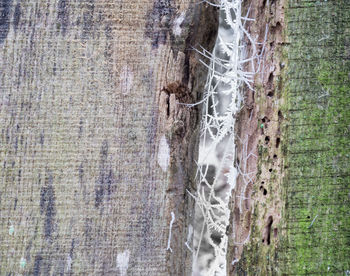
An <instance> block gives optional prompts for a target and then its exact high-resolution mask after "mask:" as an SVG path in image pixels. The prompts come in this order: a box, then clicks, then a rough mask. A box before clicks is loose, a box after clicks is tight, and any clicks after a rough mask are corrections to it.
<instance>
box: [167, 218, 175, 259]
mask: <svg viewBox="0 0 350 276" xmlns="http://www.w3.org/2000/svg"><path fill="white" fill-rule="evenodd" d="M174 221H175V214H174V212H171V221H170V225H169V237H168V246H167V248H166V250H169V251H170V252H173V250H172V249H171V247H170V243H171V229H172V228H173V223H174Z"/></svg>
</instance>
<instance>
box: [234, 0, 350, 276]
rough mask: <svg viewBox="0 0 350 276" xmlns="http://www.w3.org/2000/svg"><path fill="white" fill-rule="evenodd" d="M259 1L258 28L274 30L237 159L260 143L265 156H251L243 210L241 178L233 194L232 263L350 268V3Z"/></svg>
mask: <svg viewBox="0 0 350 276" xmlns="http://www.w3.org/2000/svg"><path fill="white" fill-rule="evenodd" d="M250 2H251V3H252V7H251V14H250V17H252V18H254V19H256V21H255V22H252V23H251V24H249V29H250V31H251V33H253V34H258V35H259V42H262V41H264V35H265V33H266V34H267V36H266V43H265V49H264V54H263V58H262V64H263V66H262V68H261V69H262V70H261V72H260V73H259V74H258V76H257V77H256V81H255V93H254V94H253V96H252V94H247V95H248V96H247V97H248V105H246V107H245V108H244V110H243V111H242V113H241V114H240V124H239V125H238V126H237V134H238V136H239V137H241V139H242V141H244V139H245V138H246V137H247V136H248V137H249V139H247V143H246V145H247V149H248V150H243V147H241V148H240V149H239V150H238V158H241V157H242V156H244V154H245V153H250V152H252V153H256V154H257V155H258V159H255V158H250V159H249V161H248V169H247V170H248V171H247V172H253V171H255V172H256V177H255V179H254V181H253V183H251V184H250V185H249V187H247V189H246V190H245V193H244V200H243V208H244V210H243V212H242V213H240V212H239V209H238V207H237V199H236V196H240V195H241V193H240V192H241V190H242V181H241V180H239V181H238V183H237V189H236V194H234V196H233V202H232V225H234V227H233V229H232V230H231V231H230V235H232V236H231V237H232V239H231V240H230V241H231V244H230V250H231V253H230V254H229V256H228V263H229V265H230V266H229V267H228V270H229V271H231V272H230V273H231V274H232V275H234V274H237V275H323V274H332V275H347V274H348V273H349V271H350V270H349V267H350V262H349V260H350V258H349V256H350V248H349V233H350V232H349V227H348V226H349V224H350V220H349V215H348V213H349V203H350V202H349V169H350V167H349V144H350V136H349V122H350V113H349V104H350V97H349V95H350V94H349V91H350V75H349V72H350V62H349V59H350V48H349V35H350V33H349V26H350V17H349V15H350V5H349V4H350V3H349V1H346V0H342V1H306V0H289V1H288V0H280V1H263V0H261V1H250ZM247 7H249V3H247ZM266 24H267V25H266ZM265 26H267V27H268V28H267V29H266V30H268V32H265ZM250 93H251V92H250ZM232 264H233V265H232ZM231 274H230V275H231Z"/></svg>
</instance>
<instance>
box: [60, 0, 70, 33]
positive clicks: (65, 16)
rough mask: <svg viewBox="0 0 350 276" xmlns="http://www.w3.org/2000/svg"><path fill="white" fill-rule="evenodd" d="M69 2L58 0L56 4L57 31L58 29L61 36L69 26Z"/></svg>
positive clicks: (67, 0)
mask: <svg viewBox="0 0 350 276" xmlns="http://www.w3.org/2000/svg"><path fill="white" fill-rule="evenodd" d="M68 3H69V0H59V1H58V4H57V29H59V30H60V31H61V33H62V35H65V34H66V31H67V27H68V25H69V11H68Z"/></svg>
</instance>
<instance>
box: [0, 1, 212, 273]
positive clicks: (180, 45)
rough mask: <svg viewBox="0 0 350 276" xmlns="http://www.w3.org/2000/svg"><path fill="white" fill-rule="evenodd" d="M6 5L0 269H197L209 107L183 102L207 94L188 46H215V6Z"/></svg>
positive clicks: (0, 58) (0, 45) (0, 37)
mask: <svg viewBox="0 0 350 276" xmlns="http://www.w3.org/2000/svg"><path fill="white" fill-rule="evenodd" d="M0 12H1V18H0V63H1V78H0V87H1V97H0V123H1V125H0V127H1V134H0V163H1V167H2V169H1V172H0V179H1V180H0V181H1V184H0V185H1V186H0V216H1V224H0V274H1V275H17V274H23V275H63V274H65V275H66V274H67V275H102V274H103V275H115V274H117V275H126V274H125V273H126V271H127V272H128V274H130V275H185V274H188V273H189V270H190V266H191V265H190V259H191V256H190V255H189V251H186V248H185V245H184V243H185V241H186V235H187V232H186V231H187V230H186V227H187V225H188V223H189V221H190V214H191V212H190V211H189V210H191V209H192V207H191V203H190V202H189V199H188V195H187V194H186V191H185V189H186V188H189V189H191V187H189V186H190V182H191V179H192V167H193V163H192V162H193V158H194V157H195V156H196V142H195V141H197V132H196V129H197V125H198V111H196V110H195V109H192V110H189V109H187V108H185V107H184V106H181V105H177V104H176V102H179V101H195V100H197V99H199V97H200V95H199V93H200V91H201V83H202V79H203V76H204V75H205V72H204V69H203V67H200V66H199V65H198V62H197V58H196V57H195V56H194V52H193V51H191V48H190V47H191V46H197V45H198V44H202V45H203V46H205V47H206V48H207V49H210V46H211V44H212V41H214V39H215V31H216V11H215V10H214V9H213V8H212V7H208V6H206V5H198V4H194V1H193V2H188V1H171V0H165V1H155V2H154V3H153V2H152V1H138V2H137V1H136V2H135V1H127V2H126V1H94V0H90V1H73V0H58V1H53V0H51V1H43V0H42V1H31V0H28V1H19V0H2V1H0ZM182 19H183V20H182ZM160 141H162V142H160ZM168 147H169V152H170V157H169V158H170V160H169V162H168V159H167V158H168ZM171 212H173V213H174V215H175V221H174V223H173V227H172V238H171V243H170V247H171V249H172V253H171V252H170V250H168V251H166V248H167V245H168V244H167V243H168V235H169V222H170V220H171Z"/></svg>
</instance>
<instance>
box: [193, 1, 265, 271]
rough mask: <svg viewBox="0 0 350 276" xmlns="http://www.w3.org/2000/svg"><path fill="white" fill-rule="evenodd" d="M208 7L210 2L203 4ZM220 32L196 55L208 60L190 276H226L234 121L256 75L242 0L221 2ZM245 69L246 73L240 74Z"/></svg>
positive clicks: (234, 174)
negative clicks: (212, 43)
mask: <svg viewBox="0 0 350 276" xmlns="http://www.w3.org/2000/svg"><path fill="white" fill-rule="evenodd" d="M207 3H209V2H207ZM209 4H211V5H215V6H218V7H220V11H221V16H220V21H221V22H220V27H219V32H218V38H217V42H216V45H215V47H214V50H213V53H210V52H208V51H206V50H205V49H201V51H200V52H201V54H203V55H204V56H205V57H206V58H208V59H209V60H210V64H209V65H207V64H206V63H204V62H203V64H204V65H205V66H207V67H208V77H207V83H206V89H205V92H204V98H203V100H202V101H201V102H200V103H201V104H203V117H202V122H201V137H200V148H199V160H198V170H197V179H198V188H197V193H196V195H195V196H194V197H195V199H196V219H195V220H196V221H195V225H196V226H195V227H194V228H195V229H194V242H193V243H194V244H193V245H194V247H193V249H194V253H193V255H194V260H193V275H208V276H212V275H226V251H227V243H228V236H227V234H226V229H227V226H228V225H229V219H230V210H229V208H228V202H229V199H230V196H231V193H232V189H234V188H235V185H236V178H237V175H238V173H239V172H238V170H237V168H236V167H235V162H234V159H235V133H234V127H235V120H236V118H235V116H236V114H237V113H238V112H239V110H240V109H241V105H242V102H243V98H242V95H241V93H240V89H241V87H242V85H243V84H245V85H246V86H247V87H248V88H250V89H252V87H251V82H252V80H253V76H254V74H255V73H256V72H255V71H257V70H255V68H254V60H255V59H256V58H258V56H257V55H256V49H255V45H256V42H255V41H253V39H252V38H251V37H250V35H249V34H248V33H247V31H246V30H245V29H244V25H245V21H247V20H252V19H249V18H248V15H247V16H245V17H243V16H241V4H242V0H231V1H229V0H221V2H220V4H213V3H209ZM244 38H247V39H248V40H250V42H251V45H252V56H251V57H249V58H245V57H244V51H245V47H244V45H243V39H244ZM248 65H250V66H251V68H249V72H247V71H245V70H244V68H247V67H248Z"/></svg>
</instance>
